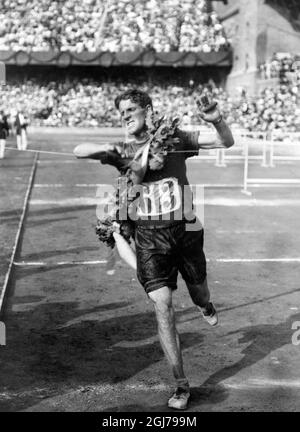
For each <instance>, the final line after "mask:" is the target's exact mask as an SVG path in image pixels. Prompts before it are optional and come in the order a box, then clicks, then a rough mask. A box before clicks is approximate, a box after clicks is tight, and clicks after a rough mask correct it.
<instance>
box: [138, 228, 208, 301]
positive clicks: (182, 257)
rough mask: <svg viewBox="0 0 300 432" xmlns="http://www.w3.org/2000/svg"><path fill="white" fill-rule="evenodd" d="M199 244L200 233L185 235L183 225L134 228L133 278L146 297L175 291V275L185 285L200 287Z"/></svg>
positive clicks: (202, 257) (202, 261)
mask: <svg viewBox="0 0 300 432" xmlns="http://www.w3.org/2000/svg"><path fill="white" fill-rule="evenodd" d="M203 242H204V233H203V229H201V230H200V231H186V230H185V224H184V223H179V224H177V225H173V226H170V227H164V228H152V229H149V228H146V227H137V228H136V232H135V245H136V254H137V277H138V280H139V281H140V283H141V284H142V286H143V287H144V289H145V291H146V293H147V294H148V293H149V292H151V291H155V290H157V289H159V288H162V287H164V286H168V287H169V288H171V289H176V288H177V276H178V271H179V272H180V274H181V276H182V277H183V279H184V280H185V282H186V283H188V284H199V283H203V282H204V280H205V278H206V258H205V255H204V252H203Z"/></svg>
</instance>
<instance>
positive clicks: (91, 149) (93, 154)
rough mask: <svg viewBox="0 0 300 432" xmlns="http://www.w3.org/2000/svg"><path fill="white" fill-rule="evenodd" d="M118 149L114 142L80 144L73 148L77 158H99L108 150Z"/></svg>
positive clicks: (104, 155)
mask: <svg viewBox="0 0 300 432" xmlns="http://www.w3.org/2000/svg"><path fill="white" fill-rule="evenodd" d="M114 151H117V152H118V149H117V147H116V146H115V145H114V144H92V143H86V144H80V145H78V146H77V147H75V149H74V150H73V153H74V155H75V156H76V157H77V158H79V159H87V158H88V159H97V160H101V159H103V158H104V157H106V155H107V153H108V152H114Z"/></svg>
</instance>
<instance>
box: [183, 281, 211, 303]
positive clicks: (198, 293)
mask: <svg viewBox="0 0 300 432" xmlns="http://www.w3.org/2000/svg"><path fill="white" fill-rule="evenodd" d="M187 287H188V290H189V293H190V296H191V299H192V301H193V303H195V305H197V306H205V305H206V304H207V303H208V301H209V299H210V292H209V289H208V286H207V282H206V280H205V281H204V282H203V283H202V284H197V285H190V284H187Z"/></svg>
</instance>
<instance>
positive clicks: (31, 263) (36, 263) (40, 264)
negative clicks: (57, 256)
mask: <svg viewBox="0 0 300 432" xmlns="http://www.w3.org/2000/svg"><path fill="white" fill-rule="evenodd" d="M106 263H107V260H90V261H58V262H46V261H19V262H18V261H15V262H14V265H15V266H18V267H55V266H66V265H74V266H75V265H98V264H106Z"/></svg>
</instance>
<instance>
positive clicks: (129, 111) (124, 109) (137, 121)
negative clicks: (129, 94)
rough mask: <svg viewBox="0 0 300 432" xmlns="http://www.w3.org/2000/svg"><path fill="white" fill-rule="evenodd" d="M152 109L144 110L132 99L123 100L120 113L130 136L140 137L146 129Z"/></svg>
mask: <svg viewBox="0 0 300 432" xmlns="http://www.w3.org/2000/svg"><path fill="white" fill-rule="evenodd" d="M149 108H150V107H146V108H142V107H141V106H140V105H139V104H138V103H136V102H132V101H131V100H130V99H125V100H121V102H120V105H119V111H120V114H121V119H122V122H123V124H124V126H125V128H126V130H127V132H128V133H129V135H135V136H138V135H139V134H140V133H141V132H143V130H144V129H145V125H146V124H145V118H146V113H147V110H148V109H149Z"/></svg>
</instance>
